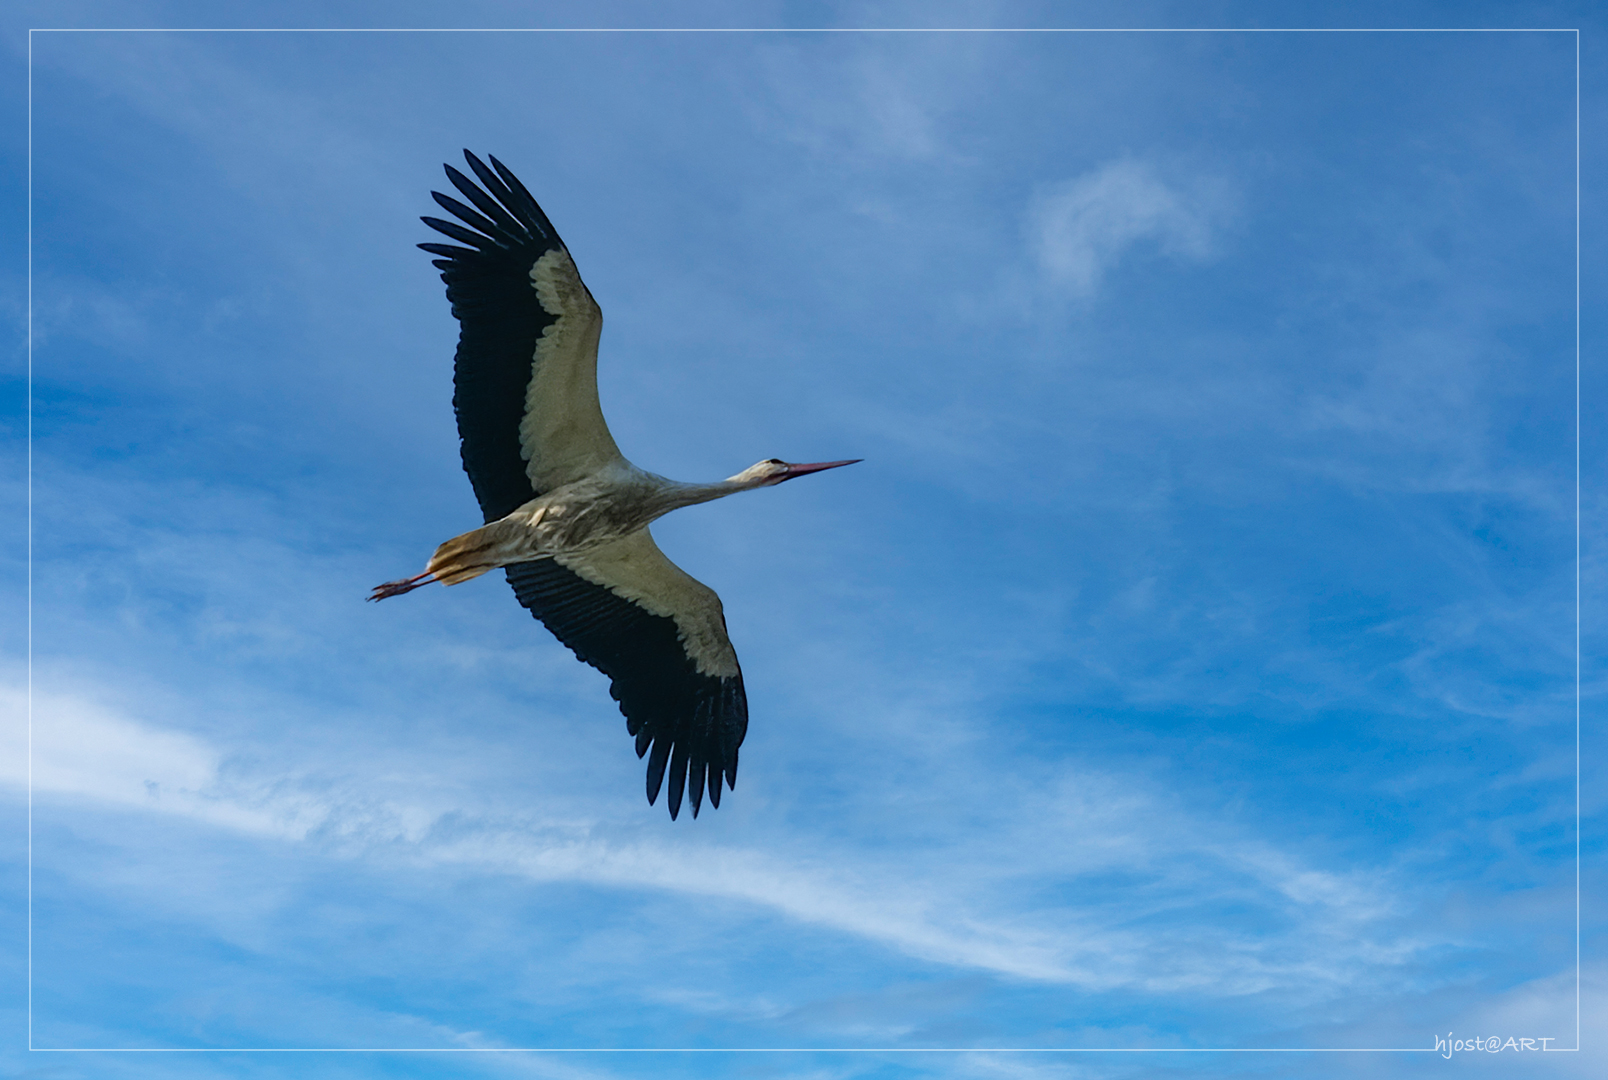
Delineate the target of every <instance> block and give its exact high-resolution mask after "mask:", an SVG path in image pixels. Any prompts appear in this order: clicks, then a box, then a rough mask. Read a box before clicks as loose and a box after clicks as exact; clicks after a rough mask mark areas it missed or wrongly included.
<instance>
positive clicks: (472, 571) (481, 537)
mask: <svg viewBox="0 0 1608 1080" xmlns="http://www.w3.org/2000/svg"><path fill="white" fill-rule="evenodd" d="M525 538H526V536H525V532H524V530H522V529H515V528H511V527H510V526H509V525H508V524H507V523H506V522H502V521H494V522H492V523H491V524H490V525H487V526H485V527H483V528H479V529H475V530H474V531H472V532H466V533H464V534H463V535H462V536H454V537H453V538H452V539H451V540H448V541H447V542H446V543H444V544H442V545H441V546H440V547H438V548H436V549H435V554H434V555H432V556H430V562H429V564H428V565H427V566H426V567H425V572H426V573H429V574H434V575H435V579H436V580H437V581H439V582H441V584H443V585H456V584H458V583H459V582H460V581H468V580H470V579H471V578H477V577H479V576H480V575H481V574H484V573H485V572H486V571H487V570H495V569H496V568H497V567H499V566H507V565H508V564H510V563H516V562H524V561H525V560H527V559H529V558H530V555H529V554H528V553H525V552H522V551H517V550H516V549H517V548H518V547H519V546H520V545H519V543H518V542H519V541H520V540H523V539H525Z"/></svg>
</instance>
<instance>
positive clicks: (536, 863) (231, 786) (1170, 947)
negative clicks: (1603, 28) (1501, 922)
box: [4, 686, 1416, 993]
mask: <svg viewBox="0 0 1608 1080" xmlns="http://www.w3.org/2000/svg"><path fill="white" fill-rule="evenodd" d="M5 702H6V704H8V705H9V706H10V707H11V709H12V711H13V715H14V716H16V714H17V713H19V712H20V709H21V707H22V705H23V695H22V692H21V691H20V690H19V689H17V688H16V687H14V686H13V687H10V688H8V689H7V690H6V691H5ZM34 706H35V723H34V773H33V776H34V786H35V791H36V793H40V794H46V795H50V796H55V797H57V798H58V799H59V798H68V799H78V800H92V801H95V802H98V803H101V804H111V805H113V806H116V807H119V808H121V809H122V810H123V811H125V812H147V813H160V814H165V815H180V816H185V817H189V818H191V819H193V820H194V821H196V822H197V823H198V824H203V825H207V826H212V827H219V828H224V829H228V830H231V831H234V832H237V833H244V834H246V835H248V836H251V837H255V838H258V839H260V840H267V841H278V842H286V843H292V844H296V843H309V844H313V845H315V847H316V849H317V850H320V851H323V852H325V853H327V854H333V855H336V856H338V857H343V858H350V859H359V860H378V863H377V864H376V865H383V864H387V863H394V862H396V861H397V860H400V861H401V862H402V863H403V864H404V865H412V866H429V867H432V868H435V869H436V870H443V869H450V868H457V869H459V870H463V871H465V872H470V873H484V872H493V873H499V874H508V873H514V874H518V875H521V876H524V877H526V878H528V879H531V880H535V881H568V882H583V883H588V884H591V885H597V886H603V887H607V888H619V889H624V890H633V891H638V890H643V889H647V890H650V891H651V890H656V891H661V892H663V893H666V894H676V895H681V896H708V897H714V898H719V899H721V900H726V901H735V902H737V903H739V904H744V905H750V906H752V908H754V909H758V910H761V911H764V912H768V913H770V914H771V915H774V916H779V917H782V918H784V919H788V920H793V921H796V922H797V923H801V924H807V925H812V926H816V927H821V928H824V929H827V930H829V931H833V932H837V933H842V934H847V935H850V936H852V937H855V938H859V939H862V940H865V941H867V942H871V943H874V944H876V945H878V946H880V947H882V948H886V949H890V950H893V951H895V952H898V953H902V954H904V955H906V956H910V957H914V958H917V959H920V960H924V961H930V962H934V963H938V964H941V965H948V966H953V967H959V968H969V969H974V970H981V971H985V972H992V973H996V974H1002V975H1007V976H1012V977H1016V978H1021V979H1027V980H1033V981H1041V982H1051V983H1066V984H1072V985H1077V986H1082V987H1086V988H1115V987H1121V986H1135V987H1145V988H1148V989H1152V990H1163V989H1179V988H1184V987H1189V986H1203V985H1212V986H1214V987H1215V988H1216V989H1217V992H1233V993H1250V992H1255V991H1257V990H1260V989H1265V988H1267V987H1268V986H1271V985H1274V984H1276V983H1277V982H1278V981H1279V980H1280V979H1281V978H1285V977H1288V976H1291V975H1294V974H1299V975H1301V976H1302V977H1303V978H1304V979H1306V980H1307V981H1308V983H1309V984H1310V983H1313V982H1314V981H1316V982H1318V983H1322V984H1325V985H1335V984H1343V983H1346V982H1348V981H1350V980H1352V979H1355V978H1357V977H1360V976H1361V975H1362V968H1363V967H1365V966H1367V965H1369V964H1374V965H1377V964H1387V965H1388V964H1391V963H1395V962H1399V961H1400V960H1402V959H1405V958H1406V957H1407V956H1408V955H1410V954H1411V953H1412V952H1413V951H1415V948H1416V943H1412V942H1401V941H1387V940H1384V939H1380V940H1379V941H1377V942H1373V941H1371V939H1372V938H1374V937H1377V934H1376V926H1377V924H1378V923H1379V922H1380V921H1381V919H1382V918H1384V917H1385V916H1387V915H1389V914H1391V906H1392V905H1391V901H1390V900H1389V899H1388V897H1387V895H1386V894H1385V893H1384V892H1382V891H1381V886H1382V882H1380V881H1379V880H1377V879H1376V878H1375V877H1373V876H1370V875H1364V874H1357V873H1351V874H1341V873H1335V872H1325V871H1320V870H1317V869H1314V868H1312V867H1310V866H1308V865H1306V864H1304V863H1303V861H1302V860H1300V859H1299V858H1297V857H1295V856H1293V855H1290V854H1288V853H1285V852H1280V851H1276V850H1274V849H1273V848H1271V847H1270V846H1268V845H1267V844H1265V843H1262V842H1258V841H1256V840H1255V838H1254V837H1251V836H1247V835H1244V834H1243V833H1241V832H1240V831H1239V830H1237V829H1235V828H1233V827H1231V826H1226V825H1224V824H1223V823H1220V822H1213V821H1211V820H1210V819H1209V818H1202V817H1200V816H1199V815H1198V814H1196V815H1193V816H1191V815H1190V814H1189V812H1188V811H1187V809H1186V808H1184V807H1182V806H1181V805H1179V804H1178V803H1177V801H1176V800H1174V799H1170V798H1166V797H1163V796H1160V795H1159V794H1158V793H1156V792H1154V791H1151V790H1150V789H1149V787H1148V785H1147V784H1146V783H1144V782H1143V781H1139V780H1136V778H1134V777H1131V776H1118V775H1103V774H1100V773H1096V772H1092V771H1090V772H1086V773H1083V774H1081V775H1079V776H1077V777H1075V778H1063V779H1062V780H1061V781H1059V782H1057V783H1055V784H1053V785H1052V786H1051V787H1050V788H1047V789H1038V788H1036V787H1034V786H1033V785H1032V784H1030V783H1027V784H1021V785H1019V786H1020V787H1021V788H1022V791H1021V792H1020V793H1019V795H1018V797H1017V798H1016V799H1015V800H1013V801H1012V804H1011V805H1010V806H1009V807H1008V808H1007V810H1008V813H1007V814H1005V815H1001V816H1000V817H999V818H998V819H995V820H985V821H984V822H982V823H980V824H982V825H984V826H986V832H987V835H986V836H984V835H974V834H972V833H965V834H962V835H959V836H957V837H954V838H951V840H950V841H949V842H948V843H947V844H946V846H945V848H944V849H943V850H941V851H936V852H933V851H929V852H925V853H898V854H894V855H892V856H890V855H889V853H887V852H877V851H870V850H866V851H861V850H855V849H844V848H842V847H840V846H839V847H834V848H832V849H831V850H830V851H828V850H827V849H825V848H822V847H821V846H820V845H819V844H818V843H814V842H811V841H810V839H809V838H808V837H805V836H793V837H790V838H789V839H788V840H787V841H786V842H785V843H784V844H783V845H782V846H781V847H780V848H779V849H777V850H764V849H761V848H759V847H755V846H752V845H751V844H749V843H744V842H741V841H739V842H735V843H733V842H729V841H728V842H719V841H707V840H704V841H698V840H688V841H684V842H680V843H677V844H673V845H667V844H666V843H665V842H664V838H663V837H659V836H656V837H654V838H653V839H651V840H643V839H639V838H634V837H633V836H631V835H629V834H627V833H623V832H621V831H620V830H619V828H618V827H616V826H611V825H610V824H609V823H608V822H606V821H602V820H599V819H596V818H588V817H586V816H584V815H580V816H576V815H573V814H572V815H571V816H569V817H568V818H566V819H557V818H552V817H544V816H542V815H533V814H523V815H512V816H511V815H509V814H507V813H496V812H488V811H485V810H480V811H474V810H470V811H467V812H466V811H464V810H463V809H462V808H461V807H458V806H456V805H454V802H453V800H452V797H451V793H450V792H449V791H447V790H444V789H431V788H430V787H429V786H428V784H425V785H424V786H422V787H420V788H419V789H418V790H414V791H412V792H410V793H409V794H405V795H404V794H399V793H398V792H397V791H396V789H395V787H394V785H387V784H386V783H384V782H383V780H382V781H381V782H380V783H378V784H375V783H372V782H370V783H365V782H364V781H363V780H361V779H360V778H357V777H355V776H351V777H348V778H346V779H344V780H343V781H342V782H341V783H339V784H334V785H332V784H330V783H328V782H326V781H318V782H314V781H313V780H310V779H308V778H306V777H298V776H297V775H295V774H294V771H292V772H289V773H284V772H282V773H279V774H274V773H272V772H264V771H261V770H259V771H255V772H247V771H246V770H244V769H243V768H241V767H240V766H238V765H233V766H231V765H227V764H225V763H224V761H223V755H222V754H221V753H220V752H219V751H218V750H217V749H215V748H214V747H211V746H210V745H208V744H207V743H206V742H205V741H204V740H202V739H199V738H197V737H195V736H192V735H186V734H182V733H177V732H173V731H171V730H166V729H164V728H163V727H161V726H160V725H152V724H149V723H145V722H142V721H139V720H136V719H134V718H131V717H128V716H125V715H120V714H119V713H118V712H117V711H116V710H114V709H111V708H109V707H107V706H105V705H102V704H99V703H98V702H97V701H96V700H95V696H94V695H93V694H87V693H82V692H80V693H71V692H62V691H60V690H56V689H49V688H47V689H44V690H41V691H36V694H35V700H34ZM20 729H21V725H20V723H17V722H13V723H12V724H10V725H8V729H7V730H8V732H9V733H10V738H11V742H12V745H10V746H9V747H8V749H9V750H10V751H12V752H11V753H10V754H8V755H7V759H8V760H9V761H12V762H21V761H23V760H24V758H25V755H24V754H23V753H22V751H23V749H24V748H23V747H22V746H21V745H19V742H18V733H19V732H20ZM283 767H284V766H283V764H281V766H280V768H283ZM269 768H272V766H269ZM424 772H427V770H421V775H423V774H424ZM4 780H5V781H6V782H7V783H9V784H11V785H14V786H15V785H20V784H22V783H23V782H25V780H26V773H25V772H24V770H23V769H22V768H21V767H20V766H18V765H13V766H12V767H11V768H10V769H9V770H8V772H7V773H5V774H4ZM449 822H450V824H449ZM1113 872H1114V873H1123V874H1129V875H1133V876H1134V878H1135V883H1136V884H1135V886H1134V887H1133V889H1132V890H1131V891H1130V892H1129V893H1128V894H1127V896H1126V898H1125V899H1124V901H1123V903H1121V904H1119V905H1112V906H1104V905H1103V904H1102V903H1098V902H1096V903H1089V904H1083V905H1078V906H1077V907H1074V908H1069V907H1066V906H1064V905H1062V904H1059V903H1051V904H1048V905H1046V904H1045V903H1044V901H1043V900H1039V901H1036V902H1032V903H1026V904H1024V903H1023V902H1022V901H1021V900H1020V899H1019V898H1016V896H1015V893H1016V890H1017V889H1018V888H1019V887H1020V886H1021V883H1022V882H1024V881H1030V880H1036V881H1037V884H1036V885H1035V886H1034V887H1033V888H1032V889H1031V890H1030V892H1034V893H1043V892H1044V891H1045V890H1050V891H1051V892H1055V891H1059V890H1061V889H1066V888H1072V887H1075V886H1074V885H1073V884H1072V883H1074V882H1077V881H1079V880H1082V879H1084V878H1085V877H1086V876H1089V875H1093V876H1095V877H1098V876H1099V875H1102V874H1107V873H1113ZM1225 901H1231V902H1233V903H1235V904H1250V905H1253V906H1263V907H1267V908H1269V910H1270V911H1276V912H1277V913H1278V914H1277V915H1276V916H1274V917H1275V918H1276V919H1278V920H1280V921H1289V922H1290V923H1291V924H1292V925H1294V926H1296V927H1298V928H1299V929H1298V931H1297V937H1298V938H1299V940H1296V939H1295V938H1291V939H1285V938H1284V937H1283V936H1281V935H1268V934H1260V935H1256V936H1255V937H1254V939H1253V938H1252V937H1243V938H1241V937H1239V936H1237V935H1234V934H1228V935H1224V934H1223V933H1222V932H1220V931H1213V932H1212V933H1211V934H1210V935H1209V936H1210V937H1211V939H1212V940H1211V942H1210V945H1209V946H1208V943H1207V942H1206V940H1205V939H1204V938H1201V939H1200V940H1196V938H1198V937H1199V936H1200V934H1201V933H1202V931H1200V930H1199V928H1195V929H1191V928H1189V926H1188V925H1187V921H1184V925H1181V926H1176V925H1175V926H1174V927H1173V928H1172V929H1167V930H1158V931H1154V932H1143V931H1140V930H1138V929H1134V928H1131V927H1130V926H1129V924H1130V923H1131V922H1132V920H1133V919H1135V918H1141V917H1147V916H1146V913H1148V917H1156V916H1161V915H1164V914H1171V915H1174V916H1176V915H1178V914H1180V913H1181V912H1182V911H1184V910H1187V909H1189V908H1191V907H1193V906H1196V905H1200V904H1206V905H1211V904H1216V903H1221V902H1225ZM1180 935H1181V936H1180ZM1341 939H1344V940H1345V941H1347V942H1348V945H1347V949H1348V953H1349V954H1350V955H1351V956H1352V957H1353V959H1352V960H1348V961H1345V962H1341V963H1339V964H1335V963H1333V962H1332V958H1331V957H1330V956H1329V955H1328V952H1327V950H1321V949H1320V950H1319V952H1318V955H1315V956H1314V955H1308V953H1309V952H1310V946H1311V944H1312V943H1313V942H1315V941H1325V940H1329V941H1337V940H1341ZM1224 946H1226V947H1227V949H1226V954H1225V951H1224ZM1358 950H1361V952H1362V953H1366V956H1365V958H1364V959H1362V960H1360V961H1359V960H1357V959H1355V958H1356V957H1358V956H1359V955H1361V954H1360V953H1359V951H1358Z"/></svg>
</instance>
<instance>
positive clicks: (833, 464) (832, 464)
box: [782, 458, 865, 480]
mask: <svg viewBox="0 0 1608 1080" xmlns="http://www.w3.org/2000/svg"><path fill="white" fill-rule="evenodd" d="M864 460H865V458H852V459H850V460H848V461H815V462H811V463H809V464H807V465H789V466H788V467H787V472H786V473H785V474H783V476H782V479H783V480H791V479H793V478H794V477H795V476H807V475H809V474H810V473H812V472H820V471H821V470H823V469H838V468H842V467H843V466H844V465H853V464H855V463H857V462H861V461H864Z"/></svg>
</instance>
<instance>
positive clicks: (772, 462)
mask: <svg viewBox="0 0 1608 1080" xmlns="http://www.w3.org/2000/svg"><path fill="white" fill-rule="evenodd" d="M765 464H767V465H786V464H787V462H785V461H783V460H782V459H781V458H766V459H765Z"/></svg>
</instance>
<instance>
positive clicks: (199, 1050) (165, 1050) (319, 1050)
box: [25, 26, 1582, 1058]
mask: <svg viewBox="0 0 1608 1080" xmlns="http://www.w3.org/2000/svg"><path fill="white" fill-rule="evenodd" d="M35 33H41V34H58V33H94V34H106V33H134V34H141V33H151V34H610V33H612V34H957V33H958V34H1522V33H1534V34H1558V33H1563V34H1573V35H1574V39H1575V40H1574V44H1575V115H1574V120H1575V125H1574V126H1575V162H1574V164H1575V252H1574V254H1575V267H1574V269H1575V296H1574V300H1575V312H1574V331H1575V333H1574V338H1575V341H1574V345H1575V349H1574V352H1575V356H1574V360H1575V416H1574V420H1575V424H1574V428H1575V430H1574V436H1575V461H1574V465H1575V680H1574V681H1575V1045H1574V1046H1560V1047H1542V1049H1541V1052H1542V1053H1579V1052H1580V1050H1581V1049H1582V1047H1581V1042H1580V982H1581V951H1580V926H1581V919H1580V866H1581V863H1580V850H1581V828H1580V746H1581V740H1580V729H1581V706H1580V678H1581V653H1580V642H1581V636H1580V634H1581V630H1580V627H1581V617H1580V582H1581V572H1580V551H1581V547H1580V434H1581V428H1580V28H1579V27H1405V26H1404V27H948V28H943V27H748V28H744V27H503V28H493V27H30V28H29V30H28V91H27V103H28V104H27V108H28V122H27V144H28V151H27V156H28V180H27V193H28V196H27V198H28V214H27V218H28V220H27V230H26V232H27V244H28V253H27V264H28V285H27V304H28V311H27V319H26V327H27V390H26V400H25V407H26V410H27V425H26V428H27V437H28V446H27V470H28V475H27V484H26V490H27V499H28V508H27V532H28V535H27V545H26V546H27V557H28V573H27V588H26V595H27V603H28V611H27V619H26V626H27V635H28V644H27V701H28V706H27V708H28V717H27V727H28V801H27V807H28V814H27V819H28V837H27V851H28V873H27V881H28V900H27V918H28V927H27V939H28V957H27V978H28V987H27V996H28V1006H27V1008H28V1017H27V1030H28V1052H29V1053H68V1054H1415V1053H1416V1054H1442V1055H1443V1056H1445V1057H1448V1058H1449V1057H1451V1056H1453V1054H1455V1053H1469V1052H1474V1053H1482V1052H1485V1051H1478V1050H1475V1051H1452V1050H1449V1049H1447V1050H1443V1049H1442V1047H1441V1046H1439V1045H1438V1037H1437V1045H1436V1046H1433V1047H1423V1046H1411V1047H1409V1046H1395V1047H1333V1046H1314V1047H1285V1046H1268V1047H1260V1046H1259V1047H1139V1046H1100V1047H1095V1046H1037V1047H1034V1046H1028V1047H1010V1046H988V1047H910V1046H895V1047H568V1046H566V1047H551V1046H486V1047H477V1046H445V1047H198V1046H172V1047H169V1046H156V1047H110V1046H107V1047H67V1046H35V1045H34V1044H33V36H34V34H35ZM1450 1041H1451V1039H1450V1033H1448V1044H1450ZM1509 1041H1511V1040H1509ZM1545 1041H1547V1042H1551V1041H1553V1040H1551V1039H1547V1040H1545ZM1504 1045H1505V1044H1504ZM1519 1052H1520V1053H1523V1052H1524V1051H1523V1050H1520V1051H1519Z"/></svg>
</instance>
